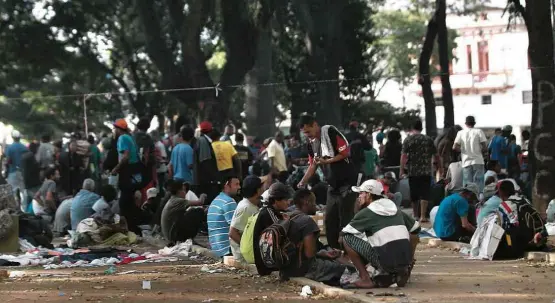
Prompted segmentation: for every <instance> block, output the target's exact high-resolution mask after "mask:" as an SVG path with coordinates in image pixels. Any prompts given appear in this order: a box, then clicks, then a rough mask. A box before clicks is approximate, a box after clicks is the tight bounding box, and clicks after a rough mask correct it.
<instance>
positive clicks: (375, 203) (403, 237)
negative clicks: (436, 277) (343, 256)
mask: <svg viewBox="0 0 555 303" xmlns="http://www.w3.org/2000/svg"><path fill="white" fill-rule="evenodd" d="M352 190H353V191H354V192H357V193H359V198H358V202H357V205H356V208H357V209H360V211H358V212H356V214H355V217H354V218H353V220H352V221H351V222H350V223H349V224H348V225H347V226H346V227H345V228H343V230H342V232H341V235H340V238H339V241H340V243H341V244H342V245H343V247H344V249H345V252H346V253H347V256H348V257H349V259H351V261H352V262H353V265H354V266H355V267H356V269H357V270H358V272H359V275H360V280H358V281H356V282H355V283H353V284H349V285H346V286H345V287H346V288H374V287H389V286H390V285H392V284H394V283H397V285H398V286H399V287H403V286H405V284H406V283H407V281H408V279H409V277H410V273H411V270H412V266H413V264H414V251H415V249H416V245H417V243H418V236H417V235H418V233H419V232H420V225H419V223H418V222H416V221H415V220H414V219H413V218H412V217H410V216H409V215H407V214H405V213H404V212H403V211H402V210H400V209H399V208H398V207H397V206H396V205H395V203H394V202H393V201H391V200H389V199H387V198H384V197H383V186H382V184H381V183H380V182H378V181H376V180H368V181H365V182H364V183H362V185H361V186H359V187H353V188H352ZM411 233H412V234H413V235H414V236H411ZM367 265H371V266H372V267H373V268H374V273H373V274H372V275H371V274H370V273H369V272H368V270H367ZM376 272H377V273H376Z"/></svg>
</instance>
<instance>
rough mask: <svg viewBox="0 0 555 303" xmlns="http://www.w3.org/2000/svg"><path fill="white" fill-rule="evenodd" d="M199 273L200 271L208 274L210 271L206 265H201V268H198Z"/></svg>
mask: <svg viewBox="0 0 555 303" xmlns="http://www.w3.org/2000/svg"><path fill="white" fill-rule="evenodd" d="M200 271H201V272H209V271H210V268H208V266H207V265H203V266H202V267H201V268H200Z"/></svg>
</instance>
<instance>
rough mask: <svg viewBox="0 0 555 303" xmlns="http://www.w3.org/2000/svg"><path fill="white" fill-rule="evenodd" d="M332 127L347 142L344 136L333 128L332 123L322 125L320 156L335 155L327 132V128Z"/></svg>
mask: <svg viewBox="0 0 555 303" xmlns="http://www.w3.org/2000/svg"><path fill="white" fill-rule="evenodd" d="M331 128H333V129H334V130H335V131H336V132H337V133H338V134H339V135H340V136H341V137H343V140H344V141H345V142H348V141H347V139H346V138H345V136H344V135H343V134H342V133H341V132H340V131H339V130H337V128H335V126H333V125H324V126H322V129H321V131H320V150H321V155H320V156H321V157H322V158H328V157H329V158H333V157H335V149H334V148H333V144H332V143H331V138H330V134H329V130H330V129H331Z"/></svg>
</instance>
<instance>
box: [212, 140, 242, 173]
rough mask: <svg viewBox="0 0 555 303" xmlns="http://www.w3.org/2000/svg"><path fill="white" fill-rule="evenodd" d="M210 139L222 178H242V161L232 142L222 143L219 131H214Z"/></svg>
mask: <svg viewBox="0 0 555 303" xmlns="http://www.w3.org/2000/svg"><path fill="white" fill-rule="evenodd" d="M210 138H211V139H212V148H213V149H214V154H215V155H216V162H217V165H218V170H219V171H220V176H221V178H226V177H229V176H241V175H242V173H241V161H240V160H239V156H238V154H237V151H236V150H235V148H234V147H233V145H232V144H231V141H220V140H219V139H220V133H219V132H218V131H217V130H213V131H212V133H211V134H210Z"/></svg>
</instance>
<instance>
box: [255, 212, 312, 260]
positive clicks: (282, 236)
mask: <svg viewBox="0 0 555 303" xmlns="http://www.w3.org/2000/svg"><path fill="white" fill-rule="evenodd" d="M297 215H298V214H297ZM297 215H292V216H291V218H289V219H286V220H281V221H279V222H276V221H274V222H275V223H274V224H272V225H270V226H269V227H268V228H266V229H264V230H263V231H262V233H261V234H260V238H259V240H258V245H259V248H260V256H261V259H262V262H263V263H264V266H266V267H267V268H269V269H273V270H280V269H283V268H285V267H287V266H288V265H290V264H291V262H292V260H293V258H296V257H298V258H299V264H301V255H302V249H298V246H297V245H296V244H295V243H293V242H291V240H290V239H289V229H290V228H291V224H292V223H293V222H292V219H293V218H295V217H296V216H297Z"/></svg>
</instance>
